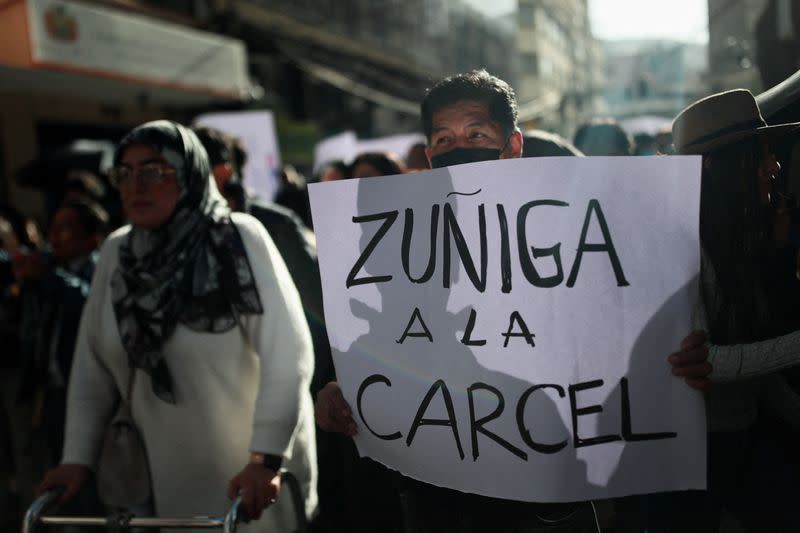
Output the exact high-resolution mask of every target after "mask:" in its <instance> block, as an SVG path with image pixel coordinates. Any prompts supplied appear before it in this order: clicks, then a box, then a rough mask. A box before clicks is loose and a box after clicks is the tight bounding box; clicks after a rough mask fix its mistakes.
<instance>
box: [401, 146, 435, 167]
mask: <svg viewBox="0 0 800 533" xmlns="http://www.w3.org/2000/svg"><path fill="white" fill-rule="evenodd" d="M425 148H426V146H425V143H416V144H414V145H413V146H411V148H409V149H408V153H407V154H406V169H407V170H408V171H409V172H413V171H415V170H428V169H430V168H431V165H430V162H429V161H428V157H427V156H426V155H425Z"/></svg>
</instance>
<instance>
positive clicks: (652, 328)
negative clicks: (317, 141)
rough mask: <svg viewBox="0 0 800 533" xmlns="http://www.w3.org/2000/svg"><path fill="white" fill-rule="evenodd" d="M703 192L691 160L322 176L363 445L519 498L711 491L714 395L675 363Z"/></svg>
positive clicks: (688, 307) (339, 356) (430, 474)
mask: <svg viewBox="0 0 800 533" xmlns="http://www.w3.org/2000/svg"><path fill="white" fill-rule="evenodd" d="M699 183H700V164H699V158H696V157H668V158H666V157H639V158H627V157H616V158H614V157H610V158H598V157H595V158H577V157H574V158H556V157H553V158H535V159H517V160H503V161H491V162H482V163H474V164H470V165H460V166H455V167H451V168H449V169H437V170H433V171H429V172H419V173H414V174H408V175H403V176H390V177H378V178H366V179H361V180H346V181H341V182H331V183H321V184H314V185H312V186H311V188H310V194H311V205H312V212H313V217H314V227H315V228H316V233H317V243H318V247H319V257H320V266H321V272H322V282H323V291H324V302H325V317H326V322H327V327H328V335H329V338H330V342H331V348H332V352H333V355H334V362H335V365H336V372H337V379H338V381H339V382H340V384H341V387H342V390H343V392H344V395H345V398H346V400H347V401H348V403H349V404H350V406H351V408H352V411H353V417H354V418H355V420H356V423H357V424H358V426H359V433H358V435H357V436H356V437H355V441H356V444H357V446H358V449H359V451H360V453H361V454H362V455H366V456H369V457H371V458H373V459H376V460H377V461H379V462H381V463H383V464H385V465H387V466H388V467H390V468H392V469H396V470H399V471H400V472H402V473H403V474H406V475H408V476H410V477H413V478H416V479H419V480H421V481H424V482H427V483H431V484H435V485H439V486H443V487H448V488H452V489H458V490H461V491H465V492H471V493H477V494H482V495H486V496H493V497H498V498H506V499H512V500H522V501H540V502H559V501H576V500H587V499H594V498H606V497H614V496H621V495H626V494H633V493H647V492H656V491H666V490H681V489H702V488H704V487H705V472H706V465H705V460H706V459H705V450H706V446H705V435H706V425H705V413H704V407H703V400H702V397H701V395H700V394H699V393H697V392H696V391H692V390H691V389H689V388H688V387H687V386H686V384H685V383H684V382H683V381H682V380H680V379H678V378H675V377H673V376H672V375H671V373H670V367H669V365H668V363H667V361H666V358H667V355H668V354H669V353H671V352H673V351H674V350H675V349H676V347H677V346H678V343H679V342H680V340H681V339H682V338H683V337H684V336H685V335H686V334H687V333H688V332H689V330H690V316H691V312H692V308H693V303H694V300H695V297H696V275H697V273H698V271H699V244H698V213H699V197H700V193H699Z"/></svg>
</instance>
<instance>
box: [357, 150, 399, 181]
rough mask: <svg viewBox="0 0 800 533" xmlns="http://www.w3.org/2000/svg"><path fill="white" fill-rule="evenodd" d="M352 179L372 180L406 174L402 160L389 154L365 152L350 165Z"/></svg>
mask: <svg viewBox="0 0 800 533" xmlns="http://www.w3.org/2000/svg"><path fill="white" fill-rule="evenodd" d="M350 168H351V169H352V171H351V174H350V177H351V178H370V177H373V176H394V175H397V174H403V173H405V171H406V169H405V167H404V166H403V163H402V162H401V161H400V159H399V158H398V157H397V156H396V155H394V154H392V153H389V152H365V153H363V154H359V155H358V157H356V158H355V159H354V160H353V163H352V164H351V165H350Z"/></svg>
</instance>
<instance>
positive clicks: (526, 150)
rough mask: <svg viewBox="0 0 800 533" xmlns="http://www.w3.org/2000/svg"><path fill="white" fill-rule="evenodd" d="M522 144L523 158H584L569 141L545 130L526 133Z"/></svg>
mask: <svg viewBox="0 0 800 533" xmlns="http://www.w3.org/2000/svg"><path fill="white" fill-rule="evenodd" d="M522 144H523V150H522V157H551V156H573V155H574V156H583V154H582V153H581V151H580V150H578V149H577V148H575V147H574V146H572V143H570V142H569V141H568V140H566V139H564V138H563V137H561V136H560V135H556V134H555V133H549V132H547V131H543V130H528V131H526V132H525V135H524V136H523V138H522Z"/></svg>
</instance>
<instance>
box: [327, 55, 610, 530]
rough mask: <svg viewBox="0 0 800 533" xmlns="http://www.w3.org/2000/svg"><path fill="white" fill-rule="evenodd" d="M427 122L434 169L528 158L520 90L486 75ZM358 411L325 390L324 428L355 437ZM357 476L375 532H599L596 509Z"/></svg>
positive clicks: (436, 105)
mask: <svg viewBox="0 0 800 533" xmlns="http://www.w3.org/2000/svg"><path fill="white" fill-rule="evenodd" d="M421 116H422V126H423V131H424V133H425V135H426V138H427V139H428V145H427V147H426V155H427V156H428V159H429V160H430V163H431V167H432V168H442V167H446V166H451V165H457V164H461V163H473V162H477V161H489V160H497V159H506V158H518V157H521V155H522V148H523V138H522V133H521V132H520V130H519V128H518V127H517V104H516V97H515V95H514V91H513V89H512V88H511V87H510V86H509V85H508V84H507V83H506V82H504V81H502V80H500V79H498V78H496V77H494V76H492V75H490V74H489V73H487V72H486V71H485V70H479V71H471V72H467V73H464V74H460V75H458V76H453V77H451V78H445V79H444V80H442V81H440V82H439V83H437V84H436V85H434V86H433V87H432V88H431V89H430V90H429V91H428V93H427V95H426V96H425V98H424V100H423V101H422V105H421ZM351 413H352V412H351V409H350V406H349V405H348V404H347V402H346V401H345V399H344V397H343V396H342V392H341V389H340V388H339V385H338V384H337V383H336V382H331V383H328V384H327V385H326V386H325V388H324V389H323V390H322V391H320V393H319V395H318V396H317V401H316V403H315V415H316V420H317V424H318V425H319V427H320V428H322V429H323V430H326V431H332V432H337V433H340V434H342V435H346V436H352V435H354V434H355V433H356V432H357V426H356V423H355V420H354V419H353V417H352V414H351ZM351 446H352V445H351ZM353 453H355V450H353ZM351 472H353V474H351V478H350V479H348V481H349V482H350V483H352V484H355V485H357V487H356V489H359V488H360V492H359V491H358V490H355V492H356V493H357V494H359V495H360V496H359V497H358V500H359V501H361V502H366V503H365V504H362V505H361V506H360V507H359V512H361V513H362V515H364V516H365V515H366V514H368V515H369V517H368V518H365V521H366V522H367V523H369V524H370V526H371V529H370V530H373V531H374V530H387V531H389V530H392V527H394V528H398V527H401V526H398V521H399V522H400V523H401V525H402V524H403V522H404V521H405V527H414V528H416V529H415V530H418V531H431V532H433V531H437V532H438V531H466V532H470V531H476V532H477V531H555V530H556V529H555V528H556V527H558V528H565V529H564V530H565V531H566V530H569V531H576V532H582V531H597V524H596V521H595V519H594V513H593V511H592V509H591V506H590V505H583V504H577V505H552V506H550V505H537V504H528V503H522V502H512V501H507V500H500V499H495V498H487V497H482V496H477V495H474V494H466V493H462V492H459V491H454V490H449V489H443V488H440V487H435V486H433V485H429V484H426V483H421V482H417V481H414V480H411V479H409V478H405V477H403V476H400V475H399V474H397V473H395V472H392V471H389V470H387V469H386V468H384V467H382V466H380V465H378V464H377V463H374V462H372V461H369V460H362V461H361V462H360V464H359V465H358V466H357V467H356V468H353V469H351ZM352 491H353V489H351V492H352ZM401 498H402V501H403V509H402V511H401V510H400V509H398V507H399V502H400V501H401ZM345 503H346V502H345ZM362 509H363V511H362ZM351 512H353V513H355V512H356V511H355V510H353V511H351ZM548 528H549V529H548ZM566 528H570V529H566Z"/></svg>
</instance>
